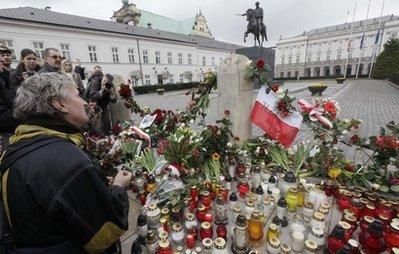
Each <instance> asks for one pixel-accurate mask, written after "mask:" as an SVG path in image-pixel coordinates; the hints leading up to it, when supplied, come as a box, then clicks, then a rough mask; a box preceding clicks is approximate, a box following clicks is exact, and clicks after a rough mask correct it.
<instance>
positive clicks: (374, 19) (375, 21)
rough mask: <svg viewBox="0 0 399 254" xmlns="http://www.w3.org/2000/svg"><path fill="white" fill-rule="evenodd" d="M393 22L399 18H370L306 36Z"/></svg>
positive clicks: (326, 28) (317, 29)
mask: <svg viewBox="0 0 399 254" xmlns="http://www.w3.org/2000/svg"><path fill="white" fill-rule="evenodd" d="M393 20H399V16H394V15H387V16H383V17H379V18H370V19H367V20H365V19H364V20H359V21H355V22H349V23H343V24H339V25H335V26H326V27H322V28H315V29H312V30H310V31H307V32H305V34H306V35H313V34H319V33H328V32H333V31H338V30H344V29H348V28H351V27H352V25H353V27H360V26H364V24H365V22H367V24H368V25H370V24H377V23H379V22H380V21H381V23H385V22H388V21H393Z"/></svg>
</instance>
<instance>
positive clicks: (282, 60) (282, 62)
mask: <svg viewBox="0 0 399 254" xmlns="http://www.w3.org/2000/svg"><path fill="white" fill-rule="evenodd" d="M284 59H285V57H283V56H282V57H281V64H284Z"/></svg>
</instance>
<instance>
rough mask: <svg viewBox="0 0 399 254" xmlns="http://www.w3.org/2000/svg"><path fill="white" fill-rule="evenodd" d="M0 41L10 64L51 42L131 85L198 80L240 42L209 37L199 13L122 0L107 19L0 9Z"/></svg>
mask: <svg viewBox="0 0 399 254" xmlns="http://www.w3.org/2000/svg"><path fill="white" fill-rule="evenodd" d="M0 43H3V44H5V45H7V46H8V47H9V48H11V49H12V50H13V52H14V60H15V62H14V65H16V64H17V61H18V60H19V52H20V51H21V50H22V49H24V48H30V49H33V50H34V51H35V52H36V53H37V55H38V56H39V57H41V58H43V53H44V49H45V48H47V47H54V48H58V49H59V50H60V51H61V52H62V54H63V55H64V57H66V58H68V59H71V60H72V61H75V60H76V59H78V58H79V60H80V61H81V64H82V66H84V67H86V71H88V72H90V71H91V70H92V69H93V67H94V66H96V65H100V66H101V67H102V68H103V71H104V72H105V73H110V74H119V75H122V76H123V77H124V78H125V79H131V80H132V83H133V85H135V86H140V85H152V84H168V83H179V82H190V81H198V80H201V79H202V78H203V76H204V73H205V72H206V71H208V70H215V69H216V68H217V66H218V65H219V63H220V62H221V60H222V59H223V58H224V57H226V56H228V55H230V54H232V53H234V52H235V50H236V49H237V48H240V47H242V46H237V45H234V44H230V43H226V42H221V41H217V40H215V39H214V38H213V36H212V34H211V32H210V30H209V28H208V26H207V23H206V19H205V17H204V15H203V14H202V13H201V12H199V13H198V14H196V15H195V16H194V17H193V18H190V19H187V20H184V21H178V20H174V19H171V18H168V17H164V16H160V15H157V14H154V13H151V12H147V11H144V10H139V9H138V8H137V6H136V5H135V4H129V3H128V1H127V0H124V1H123V6H122V8H121V9H120V10H118V11H116V12H114V15H113V17H112V20H109V21H107V20H101V19H93V18H87V17H81V16H75V15H70V14H65V13H60V12H55V11H52V10H51V9H50V8H47V7H46V8H45V9H38V8H32V7H20V8H11V9H0Z"/></svg>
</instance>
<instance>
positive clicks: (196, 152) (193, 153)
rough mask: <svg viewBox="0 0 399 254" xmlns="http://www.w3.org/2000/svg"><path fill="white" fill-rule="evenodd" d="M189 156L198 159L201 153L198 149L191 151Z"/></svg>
mask: <svg viewBox="0 0 399 254" xmlns="http://www.w3.org/2000/svg"><path fill="white" fill-rule="evenodd" d="M191 154H192V156H193V157H194V158H199V157H200V156H201V152H200V151H199V150H198V149H195V150H193V151H192V153H191Z"/></svg>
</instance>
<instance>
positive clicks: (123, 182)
mask: <svg viewBox="0 0 399 254" xmlns="http://www.w3.org/2000/svg"><path fill="white" fill-rule="evenodd" d="M132 178H133V174H132V173H131V172H129V171H126V170H120V171H119V172H118V174H116V176H115V177H114V182H113V185H116V186H120V187H122V188H127V187H129V186H130V184H131V182H132Z"/></svg>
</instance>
